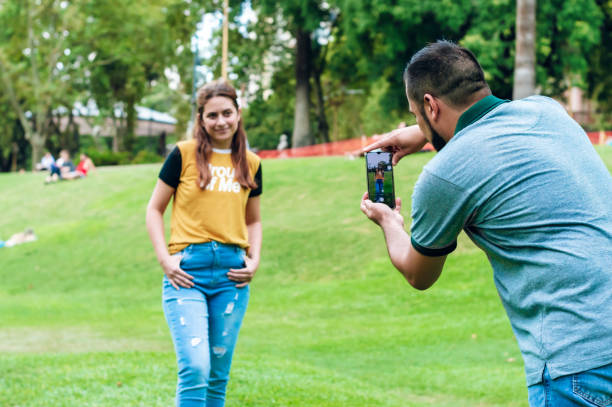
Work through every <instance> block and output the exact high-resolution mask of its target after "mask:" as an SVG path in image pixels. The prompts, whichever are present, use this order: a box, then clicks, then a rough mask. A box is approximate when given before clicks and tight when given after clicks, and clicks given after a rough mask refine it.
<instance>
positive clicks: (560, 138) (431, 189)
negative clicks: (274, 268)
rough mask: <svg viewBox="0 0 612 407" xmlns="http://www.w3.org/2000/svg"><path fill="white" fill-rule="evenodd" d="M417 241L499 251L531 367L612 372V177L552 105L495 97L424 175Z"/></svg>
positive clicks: (509, 303)
mask: <svg viewBox="0 0 612 407" xmlns="http://www.w3.org/2000/svg"><path fill="white" fill-rule="evenodd" d="M412 205H413V207H412V218H413V223H412V242H413V246H414V247H415V249H417V250H418V251H419V252H421V253H422V254H425V255H428V256H436V255H443V254H447V253H450V252H451V251H452V250H454V248H455V246H456V239H457V235H458V234H459V232H460V231H461V230H464V231H465V232H466V233H467V234H468V236H469V237H470V238H471V239H472V240H473V241H474V243H476V245H478V246H479V247H480V248H481V249H483V250H484V251H485V253H486V254H487V256H488V258H489V261H490V263H491V265H492V267H493V270H494V280H495V284H496V286H497V290H498V292H499V296H500V297H501V300H502V302H503V304H504V307H505V309H506V312H507V314H508V317H509V319H510V322H511V324H512V328H513V330H514V333H515V335H516V338H517V340H518V343H519V347H520V349H521V352H522V354H523V359H524V361H525V371H526V376H527V385H532V384H536V383H539V382H540V381H541V379H542V372H543V370H544V365H546V366H548V370H549V372H550V374H551V377H553V378H557V377H559V376H565V375H568V374H572V373H577V372H581V371H584V370H589V369H592V368H596V367H599V366H603V365H607V364H610V363H612V177H611V176H610V172H609V171H608V170H607V168H606V167H605V165H604V164H603V162H602V161H601V159H600V157H599V156H598V155H597V153H596V152H595V150H594V148H593V146H592V145H591V143H590V142H589V139H588V138H587V136H586V134H585V133H584V131H583V130H582V128H581V127H580V126H579V125H578V124H577V123H576V122H574V121H573V120H572V119H571V118H570V117H569V116H568V115H567V113H566V112H565V110H564V109H563V107H562V106H560V105H559V104H558V103H557V102H555V101H554V100H552V99H549V98H546V97H543V96H532V97H529V98H526V99H523V100H519V101H514V102H508V103H504V101H502V100H500V99H497V98H495V97H494V96H487V97H486V98H484V99H482V100H481V101H479V102H478V103H476V104H475V105H473V106H472V107H470V109H468V110H467V111H466V112H465V113H464V114H463V115H462V116H461V117H460V119H459V122H458V124H457V129H456V130H455V135H454V136H453V138H452V139H451V140H450V141H449V142H448V144H447V145H446V146H445V147H444V148H443V149H442V150H441V151H440V152H439V153H438V154H437V155H436V156H435V157H434V158H433V159H432V160H431V161H430V162H429V163H428V164H427V165H426V166H425V167H424V169H423V172H422V174H421V175H420V177H419V180H418V182H417V184H416V185H415V188H414V193H413V197H412Z"/></svg>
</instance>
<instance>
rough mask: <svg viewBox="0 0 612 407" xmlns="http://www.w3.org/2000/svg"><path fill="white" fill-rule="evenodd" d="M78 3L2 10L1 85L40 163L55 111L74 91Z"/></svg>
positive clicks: (13, 6)
mask: <svg viewBox="0 0 612 407" xmlns="http://www.w3.org/2000/svg"><path fill="white" fill-rule="evenodd" d="M77 5H78V1H76V2H73V3H72V4H69V3H68V2H67V1H62V2H59V1H47V2H44V3H43V2H33V1H28V0H24V1H22V2H9V3H4V4H3V5H2V8H0V26H1V27H2V29H0V36H1V39H0V80H1V81H0V86H1V87H2V89H3V91H4V93H5V95H6V98H7V99H8V102H9V104H10V106H11V107H12V109H13V111H14V113H15V115H16V117H17V118H18V120H19V123H20V125H21V127H22V128H23V131H24V134H25V139H26V140H27V141H28V142H29V143H30V145H31V147H32V156H31V161H32V164H33V163H36V162H38V161H39V160H40V158H41V157H42V154H43V149H44V145H45V142H46V140H47V137H48V134H49V131H50V129H49V125H50V120H49V118H50V116H51V114H52V109H53V107H54V106H56V105H57V104H59V103H60V101H61V99H64V98H66V97H67V95H69V94H70V93H71V92H72V89H71V83H70V79H71V78H70V74H75V73H76V72H77V71H78V70H79V68H78V66H76V65H75V63H74V62H75V60H74V56H73V55H71V51H70V48H69V47H68V43H69V42H70V40H71V39H70V32H71V31H72V30H73V29H74V28H75V27H77V26H78V25H79V24H80V21H81V19H80V18H79V17H78V7H77Z"/></svg>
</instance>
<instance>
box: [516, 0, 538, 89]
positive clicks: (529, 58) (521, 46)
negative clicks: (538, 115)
mask: <svg viewBox="0 0 612 407" xmlns="http://www.w3.org/2000/svg"><path fill="white" fill-rule="evenodd" d="M535 16H536V0H516V54H515V56H514V87H513V90H512V98H513V99H514V100H517V99H522V98H524V97H527V96H531V95H533V94H534V93H535V29H536V19H535Z"/></svg>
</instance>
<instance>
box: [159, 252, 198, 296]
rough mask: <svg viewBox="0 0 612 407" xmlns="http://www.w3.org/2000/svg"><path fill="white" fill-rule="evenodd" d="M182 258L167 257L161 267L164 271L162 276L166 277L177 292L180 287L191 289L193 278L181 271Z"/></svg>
mask: <svg viewBox="0 0 612 407" xmlns="http://www.w3.org/2000/svg"><path fill="white" fill-rule="evenodd" d="M182 258H183V256H181V255H176V254H175V255H174V256H169V257H168V259H167V260H166V261H164V262H162V264H161V266H162V268H163V269H164V274H166V277H168V281H170V284H172V286H173V287H174V288H176V289H177V290H178V289H179V286H180V287H183V288H191V287H193V281H191V280H193V276H192V275H189V274H187V273H185V272H184V271H183V270H182V269H181V259H182Z"/></svg>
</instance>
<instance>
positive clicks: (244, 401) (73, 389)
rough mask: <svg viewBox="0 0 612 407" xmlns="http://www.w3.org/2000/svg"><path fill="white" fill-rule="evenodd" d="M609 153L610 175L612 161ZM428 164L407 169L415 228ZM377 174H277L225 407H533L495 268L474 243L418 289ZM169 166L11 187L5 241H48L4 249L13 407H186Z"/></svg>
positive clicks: (360, 168)
mask: <svg viewBox="0 0 612 407" xmlns="http://www.w3.org/2000/svg"><path fill="white" fill-rule="evenodd" d="M598 151H599V152H600V154H601V156H602V157H603V158H604V160H605V161H606V163H607V165H608V167H609V168H610V167H612V149H611V148H605V147H604V148H601V149H599V150H598ZM431 157H432V155H431V154H419V155H415V156H413V157H410V158H406V159H404V160H403V161H402V163H400V165H399V166H398V167H396V168H395V184H396V195H397V196H399V197H401V198H403V202H404V207H403V209H402V212H403V213H404V214H405V215H406V216H407V214H408V213H409V208H410V195H411V191H412V187H413V185H414V182H415V181H416V179H417V176H418V174H419V172H420V169H421V168H422V166H423V165H424V164H425V163H426V162H427V161H428V160H429V159H430V158H431ZM364 167H365V165H364V163H363V161H362V159H358V160H354V161H349V160H346V159H344V158H309V159H293V160H276V161H274V160H267V161H264V163H263V168H264V170H263V173H264V195H263V196H262V216H263V223H264V247H263V253H262V263H261V267H260V269H259V271H258V273H257V277H256V279H255V281H254V282H253V284H252V287H251V289H252V293H251V303H250V305H249V310H248V311H247V315H246V317H245V321H244V324H243V329H242V331H241V333H240V339H239V341H238V346H237V349H236V353H235V359H234V365H233V368H232V379H231V381H230V385H229V388H228V401H227V404H226V405H227V406H230V407H231V406H233V407H238V406H261V407H268V406H339V407H340V406H357V407H359V406H398V407H400V406H401V407H406V406H448V407H451V406H452V407H457V406H466V407H467V406H524V405H526V396H527V392H526V389H525V386H524V383H525V379H524V373H523V364H522V360H521V356H520V353H519V350H518V347H517V344H516V341H515V339H514V337H513V335H512V331H511V329H510V325H509V323H508V321H507V318H506V316H505V313H504V311H503V308H502V306H501V304H500V301H499V299H498V297H497V293H496V291H495V287H494V285H493V281H492V272H491V269H490V267H489V265H488V263H487V261H486V258H485V256H484V255H483V254H482V253H481V252H480V251H479V250H478V249H477V248H476V247H475V246H474V245H473V244H472V243H471V242H470V241H469V240H468V239H467V238H466V237H465V236H463V235H462V236H461V238H460V240H459V245H458V250H456V252H455V253H454V254H453V255H451V256H450V257H449V259H448V261H447V265H446V267H445V271H444V273H443V274H442V276H441V278H440V280H439V281H438V282H437V283H436V284H435V285H434V286H433V287H432V288H431V289H430V290H428V291H425V292H419V291H416V290H414V289H412V288H411V287H410V286H409V285H408V284H407V283H406V282H405V281H404V280H403V278H402V277H401V275H400V274H399V273H398V272H397V271H396V270H395V269H394V268H393V266H392V265H391V263H390V262H389V260H388V258H387V253H386V249H385V246H384V241H383V236H382V233H381V232H380V230H379V229H378V227H376V226H375V225H374V224H372V223H371V222H370V221H368V220H367V219H366V218H365V216H364V215H363V214H362V213H361V212H360V210H359V200H360V198H361V195H362V193H363V192H364V190H365V188H366V185H365V184H366V179H365V177H364V171H365V168H364ZM159 168H160V166H159V165H142V166H126V167H109V168H100V169H99V170H98V171H97V173H95V174H93V175H91V176H90V177H88V178H87V179H84V180H79V181H72V182H63V183H58V184H54V185H43V179H44V175H43V174H0V191H2V198H1V199H0V214H1V216H0V238H4V239H7V238H8V237H9V236H10V235H11V234H13V233H15V232H18V231H22V230H23V229H25V228H26V227H32V228H34V230H35V232H36V234H37V236H38V240H37V241H36V242H33V243H28V244H23V245H20V246H16V247H13V248H2V249H0V282H1V283H0V406H2V407H17V406H20V407H23V406H70V407H73V406H109V407H118V406H147V407H150V406H171V405H172V404H173V398H174V388H175V383H176V379H175V359H174V352H173V350H172V344H171V340H170V335H169V332H168V329H167V327H166V324H165V321H164V317H163V314H162V309H161V279H162V271H161V268H160V267H159V266H158V264H157V262H156V259H155V255H154V253H153V250H152V248H151V245H150V243H149V239H148V236H147V233H146V229H145V222H144V220H145V207H146V204H147V201H148V199H149V196H150V193H151V191H152V188H153V186H154V184H155V180H156V176H157V172H158V170H159ZM168 214H169V211H168ZM167 219H168V218H167ZM167 226H168V225H167Z"/></svg>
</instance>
